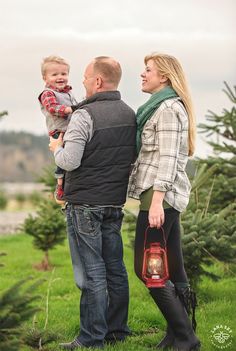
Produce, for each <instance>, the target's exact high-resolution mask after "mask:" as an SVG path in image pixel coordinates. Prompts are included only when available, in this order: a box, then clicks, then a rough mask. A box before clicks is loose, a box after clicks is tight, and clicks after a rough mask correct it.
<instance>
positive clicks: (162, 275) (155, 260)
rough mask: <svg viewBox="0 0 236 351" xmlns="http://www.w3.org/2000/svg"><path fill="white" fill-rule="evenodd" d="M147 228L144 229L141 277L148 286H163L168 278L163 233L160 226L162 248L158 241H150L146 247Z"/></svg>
mask: <svg viewBox="0 0 236 351" xmlns="http://www.w3.org/2000/svg"><path fill="white" fill-rule="evenodd" d="M148 229H150V227H147V229H146V231H145V239H144V255H143V270H142V278H143V280H144V281H145V284H146V286H147V287H148V288H163V287H164V286H165V283H166V281H167V280H168V279H169V271H168V263H167V253H166V239H165V233H164V230H163V228H162V227H161V228H160V229H161V230H162V234H163V240H164V248H163V247H161V244H160V243H159V242H155V243H151V244H149V247H148V248H146V242H147V232H148Z"/></svg>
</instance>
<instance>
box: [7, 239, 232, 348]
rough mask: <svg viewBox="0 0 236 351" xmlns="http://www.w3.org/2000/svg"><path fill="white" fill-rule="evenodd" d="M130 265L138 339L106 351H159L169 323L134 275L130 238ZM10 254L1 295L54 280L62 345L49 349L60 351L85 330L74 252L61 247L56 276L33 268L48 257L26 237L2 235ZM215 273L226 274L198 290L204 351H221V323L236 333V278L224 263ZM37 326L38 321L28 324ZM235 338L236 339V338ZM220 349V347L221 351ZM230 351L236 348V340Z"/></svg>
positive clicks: (53, 311) (53, 326)
mask: <svg viewBox="0 0 236 351" xmlns="http://www.w3.org/2000/svg"><path fill="white" fill-rule="evenodd" d="M124 243H125V262H126V266H127V269H128V274H129V282H130V308H129V326H130V328H131V329H132V331H133V336H132V337H130V338H128V340H127V341H126V342H125V343H123V344H117V345H116V346H114V347H112V346H107V347H106V348H105V350H106V351H109V350H110V351H112V350H114V351H118V350H119V351H132V350H134V351H144V350H154V349H155V345H156V344H157V342H158V341H159V340H160V339H161V338H162V336H163V334H164V330H165V321H164V319H163V317H162V316H161V314H160V312H159V311H158V309H157V308H156V306H155V304H154V302H153V301H152V300H151V298H150V297H149V294H148V292H147V290H146V288H145V287H144V286H143V284H142V283H141V282H140V281H139V280H138V279H137V278H136V276H135V274H134V272H133V252H132V249H131V248H130V247H128V241H127V238H126V236H125V235H124ZM3 251H4V252H6V253H7V256H4V257H1V262H2V263H4V264H5V266H4V267H2V268H1V269H0V276H1V279H0V291H4V290H5V289H7V288H8V287H10V286H11V285H12V284H13V283H14V282H16V281H18V280H19V279H22V278H25V277H28V276H32V279H33V278H35V279H38V278H46V279H47V280H49V279H50V278H51V277H52V279H53V282H52V285H51V289H50V297H49V320H48V325H47V329H48V330H51V331H53V332H55V333H56V334H57V335H58V340H57V342H54V343H51V344H50V345H49V346H47V347H46V348H45V349H44V350H48V351H49V350H50V351H51V350H59V348H58V347H57V344H58V342H63V341H68V340H71V339H73V337H74V336H75V335H76V333H77V331H78V330H79V297H80V292H79V290H78V289H77V288H76V286H75V284H74V280H73V273H72V267H71V261H70V255H69V249H68V243H67V241H65V244H64V245H63V246H58V247H57V248H56V249H55V250H53V251H51V253H50V258H51V262H52V263H53V265H54V267H55V269H54V272H53V276H52V272H40V271H36V270H35V269H33V267H32V266H33V265H34V264H35V263H39V262H40V261H41V259H42V253H41V252H40V251H38V250H36V249H34V248H33V246H32V240H31V238H30V237H29V236H27V235H24V234H18V235H9V236H3V237H0V252H3ZM212 269H213V270H214V272H216V273H218V274H220V275H222V278H221V279H220V280H219V281H218V282H213V281H211V280H209V279H208V278H204V279H203V281H202V282H201V284H200V287H199V292H198V300H199V307H198V309H197V322H198V336H199V338H200V339H201V341H202V345H203V346H202V349H201V350H202V351H215V350H217V349H216V348H215V346H213V345H212V343H211V339H210V335H211V330H212V328H214V327H215V326H216V325H219V324H222V325H227V326H228V327H230V328H231V329H232V330H233V333H234V334H235V330H236V313H235V296H236V284H235V282H236V279H235V277H234V278H232V277H229V276H227V277H224V270H223V268H222V266H220V265H214V267H213V268H212ZM47 287H48V282H45V283H43V284H42V285H41V286H40V287H39V288H38V292H39V293H40V294H41V295H42V299H41V301H39V305H40V307H41V308H42V309H43V310H42V312H39V313H38V314H37V315H36V320H37V323H38V325H39V326H41V327H43V326H44V323H45V304H46V294H47ZM28 325H29V326H32V320H30V321H29V322H28ZM234 338H235V336H234ZM29 350H31V349H30V348H27V347H22V349H21V351H29ZM219 350H220V349H219ZM225 350H229V351H231V350H232V351H233V350H236V342H235V339H234V343H233V344H232V346H231V347H228V348H226V349H225Z"/></svg>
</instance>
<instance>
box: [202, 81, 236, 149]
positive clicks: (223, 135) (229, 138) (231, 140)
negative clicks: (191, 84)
mask: <svg viewBox="0 0 236 351" xmlns="http://www.w3.org/2000/svg"><path fill="white" fill-rule="evenodd" d="M224 84H225V89H223V91H224V92H225V94H226V95H227V96H228V98H229V99H230V101H231V102H232V103H233V106H232V108H231V110H227V109H223V112H222V114H221V115H217V114H216V113H214V112H212V111H209V114H208V115H207V116H206V119H207V121H209V122H210V124H204V123H201V124H199V128H200V129H202V130H203V131H202V132H203V133H206V136H207V137H210V136H212V135H216V136H217V142H213V141H208V144H209V145H211V146H212V147H213V150H214V151H215V152H220V153H227V154H230V155H231V154H233V156H236V86H234V91H233V90H232V89H231V88H230V87H229V85H228V84H227V83H226V82H224Z"/></svg>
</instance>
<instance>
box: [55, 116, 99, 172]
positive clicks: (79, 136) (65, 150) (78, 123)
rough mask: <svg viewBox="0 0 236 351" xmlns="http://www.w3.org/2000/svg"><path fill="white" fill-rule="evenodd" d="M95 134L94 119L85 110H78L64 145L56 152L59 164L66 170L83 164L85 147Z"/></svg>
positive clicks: (66, 134)
mask: <svg viewBox="0 0 236 351" xmlns="http://www.w3.org/2000/svg"><path fill="white" fill-rule="evenodd" d="M92 136H93V121H92V118H91V117H90V115H89V113H88V112H87V111H85V110H76V111H75V112H74V113H73V114H72V116H71V120H70V123H69V125H68V128H67V130H66V133H65V135H64V138H63V140H64V147H58V148H57V149H56V150H55V152H54V157H55V162H56V164H57V166H59V167H61V168H62V169H64V170H66V171H73V170H74V169H76V168H78V167H79V166H80V164H81V159H82V157H83V153H84V148H85V145H86V143H87V142H89V141H90V140H91V138H92Z"/></svg>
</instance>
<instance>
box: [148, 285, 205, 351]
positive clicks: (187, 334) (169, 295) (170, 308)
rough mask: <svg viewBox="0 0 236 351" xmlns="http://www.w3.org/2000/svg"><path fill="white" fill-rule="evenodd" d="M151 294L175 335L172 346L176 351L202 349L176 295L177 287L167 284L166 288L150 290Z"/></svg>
mask: <svg viewBox="0 0 236 351" xmlns="http://www.w3.org/2000/svg"><path fill="white" fill-rule="evenodd" d="M149 290H150V294H151V296H152V298H153V299H154V301H155V303H156V304H157V306H158V307H159V309H160V311H161V312H162V314H163V316H164V317H165V319H166V321H167V323H168V326H169V327H170V328H171V330H172V331H173V333H174V340H173V343H172V345H169V346H170V347H172V348H173V349H174V350H176V351H193V350H198V349H199V348H200V341H199V340H198V338H197V337H196V335H195V333H194V331H193V328H192V325H191V322H190V320H189V317H188V314H187V312H186V310H185V308H184V306H183V304H182V303H181V301H180V299H179V297H178V295H177V294H176V291H175V287H174V285H173V284H172V283H171V282H167V284H166V286H165V287H164V288H150V289H149Z"/></svg>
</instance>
